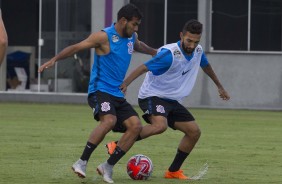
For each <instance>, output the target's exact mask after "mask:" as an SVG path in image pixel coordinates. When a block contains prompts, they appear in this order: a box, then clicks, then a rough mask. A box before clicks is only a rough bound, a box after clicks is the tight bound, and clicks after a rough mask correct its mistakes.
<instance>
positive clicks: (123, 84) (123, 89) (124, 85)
mask: <svg viewBox="0 0 282 184" xmlns="http://www.w3.org/2000/svg"><path fill="white" fill-rule="evenodd" d="M119 89H120V90H121V91H122V92H123V93H124V94H126V90H127V84H126V83H125V82H123V83H122V84H121V85H120V87H119Z"/></svg>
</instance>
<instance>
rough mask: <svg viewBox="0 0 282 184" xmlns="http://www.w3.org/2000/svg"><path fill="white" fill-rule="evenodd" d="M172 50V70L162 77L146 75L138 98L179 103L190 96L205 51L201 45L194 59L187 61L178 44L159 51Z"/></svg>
mask: <svg viewBox="0 0 282 184" xmlns="http://www.w3.org/2000/svg"><path fill="white" fill-rule="evenodd" d="M163 48H165V49H168V50H170V52H171V54H172V56H173V61H172V64H171V66H170V68H169V69H168V70H167V71H166V72H165V73H163V74H161V75H154V74H153V73H152V72H151V71H148V72H147V73H146V76H145V79H144V81H143V84H142V85H141V88H140V90H139V94H138V98H141V99H144V98H147V97H151V96H157V97H160V98H164V99H170V100H177V101H178V102H179V103H181V102H182V101H183V98H184V97H186V96H188V95H189V94H190V93H191V91H192V89H193V87H194V84H195V82H196V78H197V75H198V71H199V68H200V63H201V57H202V54H203V49H202V47H201V46H200V45H198V46H197V47H196V48H195V51H194V53H193V57H192V58H191V59H190V60H187V59H186V58H185V56H184V55H183V53H182V50H181V48H180V47H179V46H178V44H177V43H172V44H168V45H165V46H163V47H161V48H160V49H159V51H160V50H161V49H163Z"/></svg>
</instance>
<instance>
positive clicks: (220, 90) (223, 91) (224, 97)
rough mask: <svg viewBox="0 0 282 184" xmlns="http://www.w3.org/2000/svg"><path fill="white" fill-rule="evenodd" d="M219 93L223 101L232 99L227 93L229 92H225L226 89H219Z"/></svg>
mask: <svg viewBox="0 0 282 184" xmlns="http://www.w3.org/2000/svg"><path fill="white" fill-rule="evenodd" d="M218 93H219V97H220V98H221V99H222V100H226V101H227V100H229V99H230V96H229V94H228V93H227V91H225V89H223V88H219V89H218Z"/></svg>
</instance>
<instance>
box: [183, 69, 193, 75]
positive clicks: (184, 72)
mask: <svg viewBox="0 0 282 184" xmlns="http://www.w3.org/2000/svg"><path fill="white" fill-rule="evenodd" d="M190 70H191V69H190ZM190 70H187V71H183V72H182V75H185V74H186V73H188V72H189V71H190Z"/></svg>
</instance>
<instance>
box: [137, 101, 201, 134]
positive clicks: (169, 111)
mask: <svg viewBox="0 0 282 184" xmlns="http://www.w3.org/2000/svg"><path fill="white" fill-rule="evenodd" d="M138 103H139V106H140V108H141V109H142V111H143V112H144V113H145V114H144V115H143V116H142V117H143V119H144V120H145V121H146V122H147V123H150V121H149V116H150V115H157V116H164V117H166V118H167V122H168V126H169V127H170V128H172V129H174V130H175V128H174V123H175V122H189V121H195V118H194V117H193V115H192V114H191V113H190V112H189V111H188V110H187V109H186V108H185V107H184V106H183V105H181V104H180V103H179V102H178V101H175V100H167V99H162V98H159V97H155V96H154V97H148V98H145V99H140V98H139V99H138Z"/></svg>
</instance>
